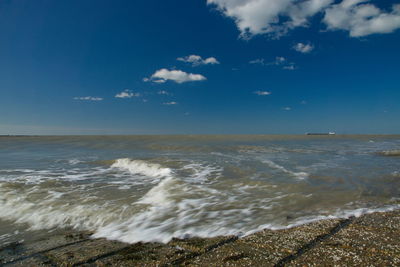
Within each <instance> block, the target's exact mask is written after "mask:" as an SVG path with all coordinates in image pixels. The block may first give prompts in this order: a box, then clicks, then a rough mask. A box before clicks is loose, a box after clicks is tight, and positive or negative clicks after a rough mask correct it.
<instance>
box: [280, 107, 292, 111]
mask: <svg viewBox="0 0 400 267" xmlns="http://www.w3.org/2000/svg"><path fill="white" fill-rule="evenodd" d="M282 109H283V110H285V111H290V110H292V108H291V107H283V108H282Z"/></svg>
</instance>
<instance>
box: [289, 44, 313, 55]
mask: <svg viewBox="0 0 400 267" xmlns="http://www.w3.org/2000/svg"><path fill="white" fill-rule="evenodd" d="M293 49H294V50H296V51H297V52H300V53H303V54H308V53H310V52H311V51H313V50H314V46H313V45H312V44H303V43H297V44H295V45H294V46H293Z"/></svg>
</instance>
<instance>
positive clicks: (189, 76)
mask: <svg viewBox="0 0 400 267" xmlns="http://www.w3.org/2000/svg"><path fill="white" fill-rule="evenodd" d="M206 79H207V78H206V77H204V76H203V75H201V74H193V73H187V72H184V71H181V70H168V69H160V70H158V71H156V72H155V73H154V74H153V75H151V77H150V78H144V79H143V81H145V82H148V81H152V82H154V83H165V82H166V81H168V80H170V81H174V82H176V83H185V82H197V81H204V80H206Z"/></svg>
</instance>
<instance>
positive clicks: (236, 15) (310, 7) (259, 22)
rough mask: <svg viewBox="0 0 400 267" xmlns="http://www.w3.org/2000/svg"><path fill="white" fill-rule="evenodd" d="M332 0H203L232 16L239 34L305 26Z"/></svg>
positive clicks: (277, 33) (244, 35) (285, 29)
mask: <svg viewBox="0 0 400 267" xmlns="http://www.w3.org/2000/svg"><path fill="white" fill-rule="evenodd" d="M333 1H334V0H305V1H299V0H279V1H277V0H207V4H209V5H214V6H216V7H217V9H218V10H219V11H221V12H222V13H223V14H224V15H226V16H228V17H231V18H233V19H234V20H235V22H236V26H237V28H238V29H239V31H240V35H241V37H243V38H250V37H251V36H253V35H256V34H274V35H278V36H279V35H282V34H285V33H286V32H287V31H288V30H290V29H293V28H295V27H300V26H307V24H308V19H309V18H310V17H311V16H313V15H315V14H317V13H318V12H320V11H322V10H324V9H325V8H326V7H328V6H329V5H330V4H331V3H333Z"/></svg>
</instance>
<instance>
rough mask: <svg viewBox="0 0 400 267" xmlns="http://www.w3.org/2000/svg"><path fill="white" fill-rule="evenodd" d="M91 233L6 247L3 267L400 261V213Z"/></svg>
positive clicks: (384, 263)
mask: <svg viewBox="0 0 400 267" xmlns="http://www.w3.org/2000/svg"><path fill="white" fill-rule="evenodd" d="M90 235H91V233H87V232H73V231H71V232H69V233H65V232H64V233H62V234H61V233H59V234H57V233H55V234H54V235H53V236H52V237H51V238H42V239H39V240H35V241H30V242H26V243H24V242H23V243H13V244H8V245H5V246H2V247H0V266H321V265H325V266H326V265H330V266H333V265H337V266H339V265H341V266H343V265H346V266H349V265H352V266H367V265H368V266H399V265H400V211H392V212H384V213H373V214H367V215H363V216H361V217H358V218H354V217H353V218H349V219H341V220H340V219H333V220H323V221H318V222H314V223H309V224H306V225H302V226H299V227H295V228H291V229H285V230H276V231H273V230H264V231H261V232H258V233H255V234H252V235H249V236H246V237H242V238H237V237H235V236H223V237H216V238H194V237H193V238H187V239H173V240H172V241H170V242H169V243H167V244H161V243H136V244H126V243H121V242H117V241H109V240H105V239H92V238H90Z"/></svg>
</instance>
